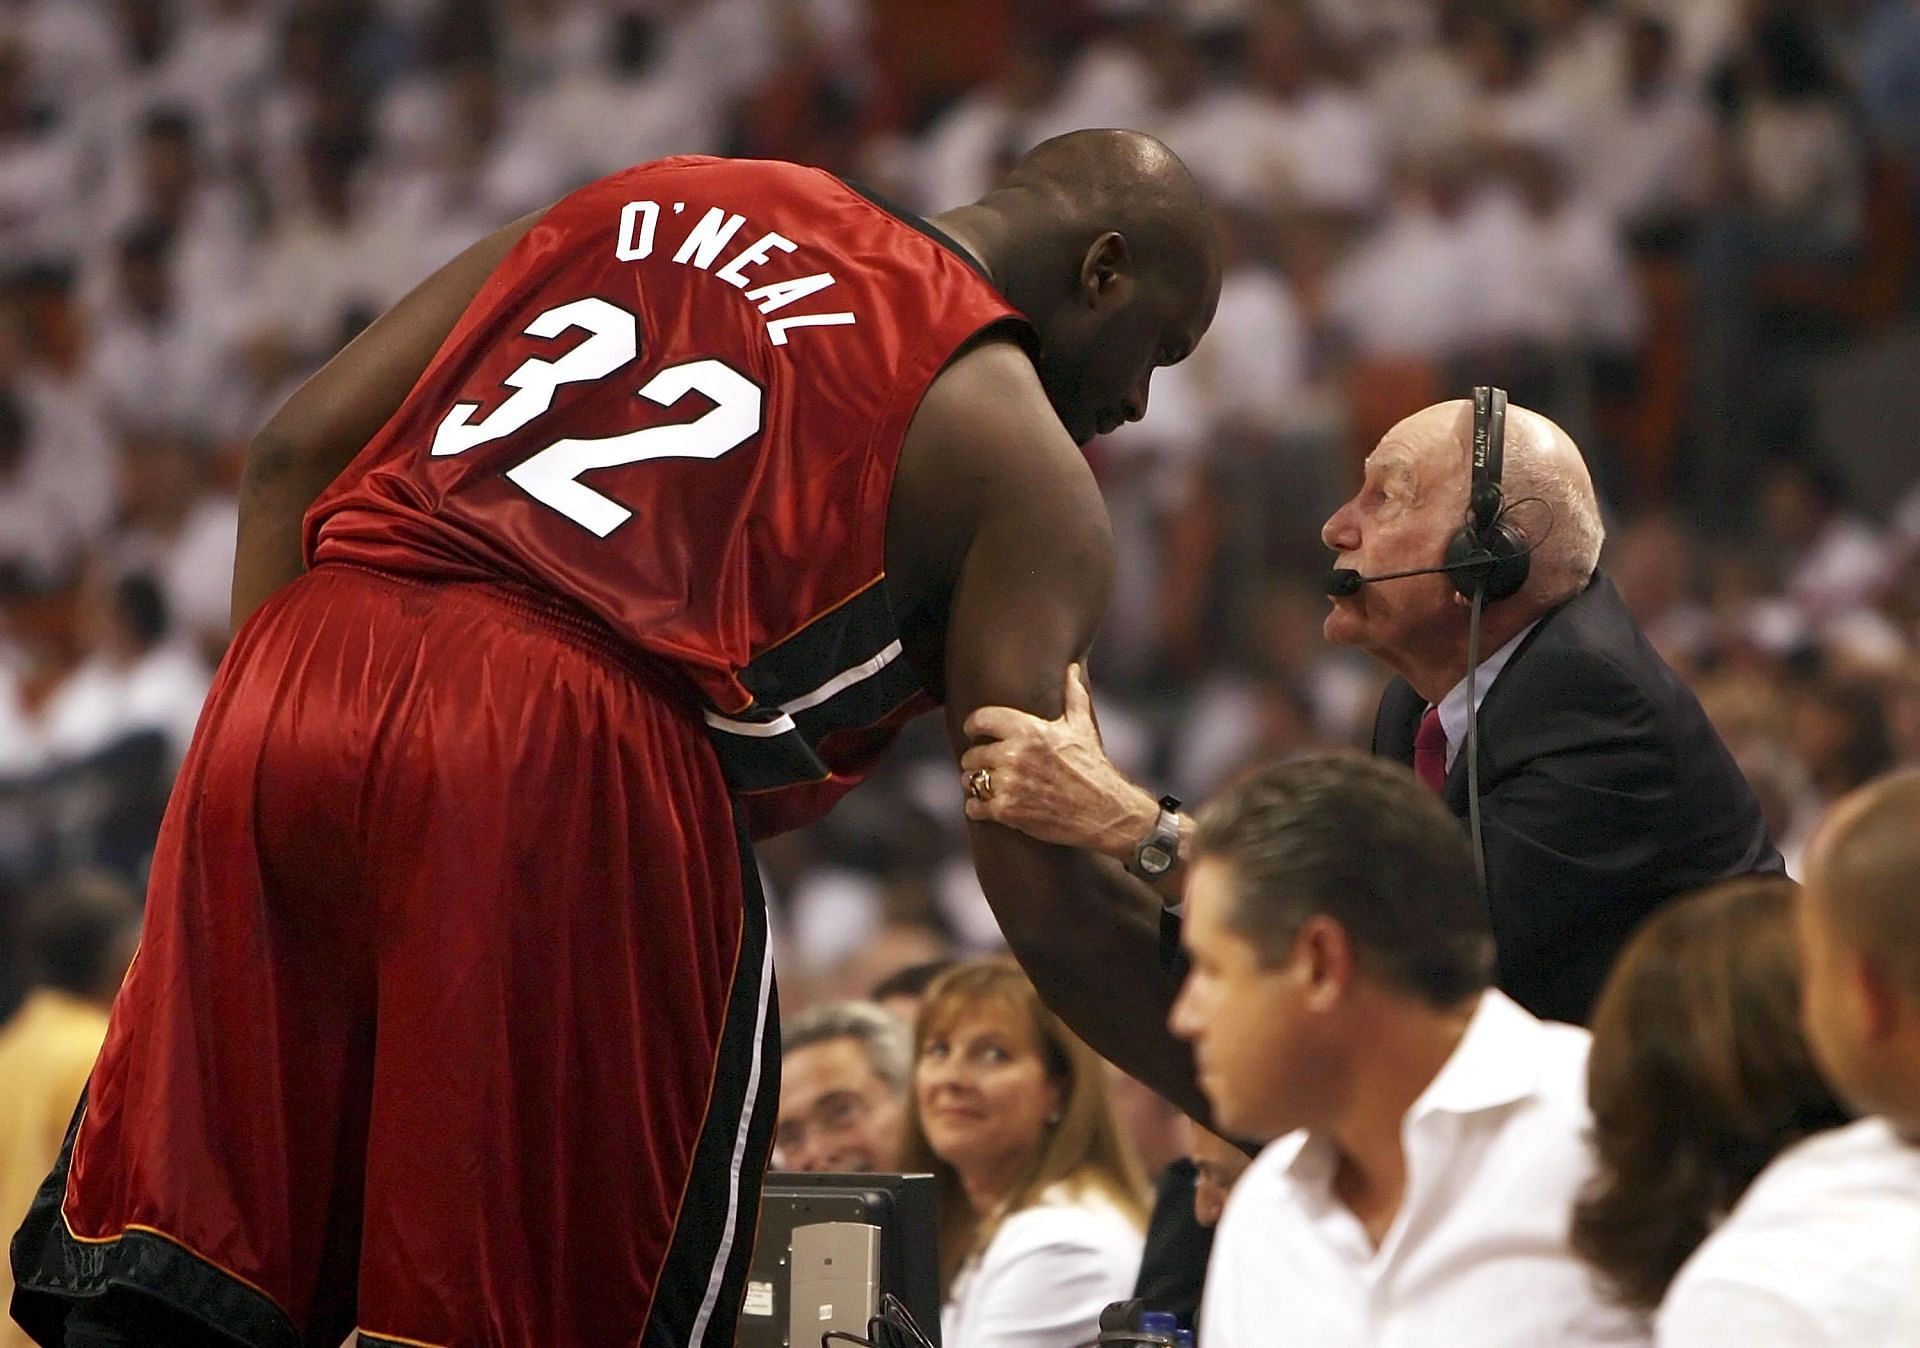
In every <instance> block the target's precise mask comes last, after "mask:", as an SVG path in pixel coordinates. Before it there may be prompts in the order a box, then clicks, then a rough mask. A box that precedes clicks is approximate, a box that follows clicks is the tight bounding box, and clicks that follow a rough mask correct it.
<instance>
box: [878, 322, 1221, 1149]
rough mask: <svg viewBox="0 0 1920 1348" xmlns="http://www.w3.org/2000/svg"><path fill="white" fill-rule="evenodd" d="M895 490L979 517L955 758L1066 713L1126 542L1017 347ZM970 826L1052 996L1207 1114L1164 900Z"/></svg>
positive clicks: (926, 432)
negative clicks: (1178, 1003) (987, 723)
mask: <svg viewBox="0 0 1920 1348" xmlns="http://www.w3.org/2000/svg"><path fill="white" fill-rule="evenodd" d="M895 493H896V500H895V507H894V510H893V525H894V526H895V527H896V528H911V527H912V526H913V524H914V522H915V521H916V520H920V519H925V520H928V521H932V520H935V519H938V518H940V517H941V516H940V514H938V513H936V512H944V513H945V518H946V519H947V520H949V521H952V520H955V519H958V520H960V521H962V522H963V523H962V525H961V526H960V528H959V530H958V533H959V535H960V542H959V544H958V547H959V557H958V561H957V574H958V580H957V583H956V584H955V585H954V593H953V604H952V609H951V615H952V616H951V619H950V622H949V624H948V629H947V641H946V686H947V726H948V732H949V735H950V737H951V739H952V742H953V746H954V751H955V753H956V754H960V753H963V752H964V751H965V750H966V749H967V747H968V745H969V743H970V738H969V736H968V735H967V733H966V730H965V725H966V721H967V718H968V716H969V715H971V714H972V712H973V711H974V710H975V709H976V708H979V707H982V706H989V705H1003V706H1009V707H1015V708H1019V709H1020V710H1023V711H1028V712H1032V713H1033V714H1035V715H1038V716H1046V717H1054V716H1058V715H1059V714H1060V712H1061V688H1062V680H1063V677H1064V675H1065V672H1066V668H1067V666H1068V665H1069V664H1070V663H1072V662H1073V661H1074V660H1076V659H1079V658H1080V657H1081V656H1082V655H1083V653H1084V652H1085V650H1086V647H1087V645H1088V643H1089V642H1090V641H1091V640H1092V638H1093V634H1094V630H1095V628H1096V627H1097V626H1098V624H1099V621H1100V618H1101V617H1102V616H1103V614H1104V612H1105V609H1106V605H1107V599H1108V595H1109V591H1110V588H1111V584H1112V574H1113V540H1112V533H1111V529H1110V526H1109V524H1108V522H1107V516H1106V509H1105V506H1104V505H1103V503H1102V502H1101V500H1100V495H1099V492H1098V489H1097V488H1096V487H1095V485H1094V482H1093V475H1092V473H1091V472H1090V471H1089V470H1088V468H1087V465H1086V461H1085V460H1084V459H1082V458H1081V457H1080V454H1079V452H1078V451H1077V450H1076V449H1075V448H1074V446H1073V444H1072V442H1071V440H1069V439H1068V438H1067V435H1066V433H1065V431H1064V430H1062V429H1061V427H1060V425H1059V422H1058V421H1057V420H1056V419H1055V417H1054V416H1053V414H1052V411H1051V409H1050V408H1049V407H1048V405H1047V403H1046V399H1045V396H1044V394H1043V393H1042V392H1041V390H1040V386H1039V381H1038V380H1037V378H1035V377H1034V375H1033V371H1032V367H1031V366H1030V365H1027V364H1026V362H1025V357H1024V356H1022V355H1021V354H1020V353H1019V352H1018V351H1017V350H1016V349H1015V348H1013V347H1011V346H1007V345H1004V344H998V343H995V344H990V345H988V346H986V347H982V348H980V349H978V350H976V351H975V352H972V353H969V354H968V355H966V356H963V357H961V358H960V359H959V360H958V361H956V362H955V363H954V365H953V366H952V367H950V368H949V369H948V371H947V372H946V373H945V374H943V375H942V376H941V378H940V379H939V380H938V381H936V383H935V385H934V388H933V389H932V390H931V391H930V392H929V393H928V396H927V399H926V401H925V402H924V403H923V404H922V407H921V410H920V413H919V414H918V415H917V416H916V418H915V421H914V426H913V429H912V431H911V432H910V433H909V436H908V448H907V453H906V455H905V456H904V457H903V460H902V465H901V473H900V475H899V477H898V479H897V480H896V486H895ZM930 527H931V526H930ZM970 833H971V840H972V844H973V856H974V865H975V868H976V869H977V871H978V872H979V876H980V885H981V888H982V889H983V890H984V891H985V892H986V895H987V900H988V902H989V903H990V904H991V905H992V906H993V911H994V916H995V917H996V918H997V919H998V920H999V923H1000V928H1001V930H1002V932H1004V933H1005V935H1006V938H1007V943H1008V945H1009V946H1011V947H1012V949H1013V952H1014V954H1015V955H1016V956H1017V957H1018V958H1019V960H1020V963H1021V965H1022V966H1023V967H1024V968H1025V969H1026V971H1027V973H1028V975H1029V976H1030V977H1031V978H1032V979H1033V981H1034V985H1035V986H1036V987H1037V988H1038V989H1039V991H1040V995H1041V997H1042V998H1043V999H1044V1000H1045V1001H1046V1003H1047V1004H1048V1005H1049V1006H1050V1007H1052V1008H1053V1010H1054V1011H1055V1012H1056V1013H1057V1014H1059V1016H1060V1017H1061V1019H1063V1020H1065V1021H1066V1022H1067V1023H1068V1024H1069V1025H1070V1026H1072V1027H1073V1029H1074V1030H1075V1032H1076V1033H1078V1034H1079V1035H1080V1036H1081V1037H1082V1038H1084V1039H1085V1040H1086V1041H1087V1042H1088V1043H1089V1044H1091V1045H1092V1046H1093V1047H1094V1049H1096V1050H1097V1051H1098V1052H1099V1053H1100V1054H1101V1055H1102V1056H1104V1057H1106V1058H1108V1059H1110V1060H1111V1061H1113V1062H1114V1063H1116V1064H1117V1065H1118V1066H1120V1067H1121V1068H1123V1069H1124V1070H1125V1071H1127V1072H1129V1073H1130V1074H1132V1075H1133V1076H1135V1077H1137V1078H1139V1079H1140V1080H1141V1081H1143V1082H1145V1083H1146V1084H1147V1085H1149V1086H1151V1087H1152V1088H1153V1089H1155V1090H1157V1091H1159V1092H1160V1093H1161V1094H1162V1095H1165V1096H1166V1097H1167V1098H1168V1099H1170V1100H1172V1101H1173V1102H1174V1103H1175V1104H1177V1105H1179V1106H1180V1107H1181V1108H1182V1109H1184V1110H1186V1111H1187V1112H1188V1113H1190V1114H1192V1115H1193V1116H1194V1117H1195V1118H1198V1119H1200V1120H1202V1121H1204V1120H1206V1119H1207V1118H1208V1117H1209V1115H1208V1112H1207V1107H1206V1101H1205V1099H1204V1097H1203V1096H1202V1095H1201V1094H1200V1091H1199V1088H1198V1086H1197V1084H1196V1082H1195V1078H1194V1071H1193V1062H1192V1056H1191V1054H1190V1053H1189V1051H1188V1049H1187V1046H1186V1045H1185V1044H1183V1043H1181V1042H1180V1041H1179V1040H1177V1039H1175V1038H1174V1037H1173V1035H1172V1034H1171V1032H1170V1031H1169V1030H1168V1029H1167V1013H1168V1010H1169V1008H1170V1007H1171V1006H1172V1002H1173V998H1174V995H1175V994H1176V993H1177V992H1178V990H1179V986H1178V981H1177V980H1176V979H1175V978H1174V977H1173V976H1172V975H1171V974H1169V973H1168V972H1166V971H1165V970H1164V969H1163V968H1162V965H1161V961H1160V944H1159V914H1160V905H1159V902H1158V900H1157V899H1155V897H1154V896H1153V894H1152V893H1151V892H1150V891H1149V890H1147V889H1146V888H1145V887H1144V886H1142V885H1140V884H1138V883H1136V882H1135V881H1134V880H1132V879H1131V878H1130V877H1128V876H1127V875H1126V874H1125V873H1124V872H1123V871H1122V870H1120V868H1119V867H1117V866H1114V865H1113V864H1112V863H1111V862H1107V861H1104V860H1102V859H1100V858H1098V857H1094V856H1090V855H1087V854H1085V853H1081V852H1076V851H1073V850H1071V849H1069V848H1065V847H1060V846H1055V845H1052V844H1048V843H1043V842H1039V841H1036V840H1035V839H1033V838H1029V837H1027V836H1025V835H1024V834H1021V833H1018V832H1016V831H1014V830H1012V829H1010V828H1007V827H1005V826H1003V825H1000V824H996V823H992V822H986V821H975V822H973V823H972V824H971V825H970Z"/></svg>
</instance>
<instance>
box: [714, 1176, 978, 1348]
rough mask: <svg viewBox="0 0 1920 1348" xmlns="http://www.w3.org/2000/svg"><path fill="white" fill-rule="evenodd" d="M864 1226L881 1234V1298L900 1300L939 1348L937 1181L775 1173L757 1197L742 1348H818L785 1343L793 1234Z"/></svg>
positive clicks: (744, 1309) (926, 1178)
mask: <svg viewBox="0 0 1920 1348" xmlns="http://www.w3.org/2000/svg"><path fill="white" fill-rule="evenodd" d="M815 1222H865V1223H867V1224H868V1225H870V1226H877V1227H879V1228H880V1291H881V1292H882V1293H887V1292H891V1293H892V1294H893V1295H894V1296H896V1297H898V1298H899V1299H900V1301H901V1304H903V1305H904V1306H905V1307H906V1308H907V1311H908V1313H909V1314H911V1315H912V1316H913V1318H914V1319H915V1320H916V1321H918V1322H919V1325H920V1329H921V1332H922V1333H924V1334H925V1335H926V1337H927V1340H928V1342H930V1343H933V1344H936V1345H937V1344H938V1343H939V1342H940V1268H939V1262H938V1258H937V1255H936V1251H935V1228H934V1220H933V1176H931V1175H838V1174H827V1175H803V1174H799V1173H796V1172H791V1171H784V1170H776V1171H771V1172H769V1173H768V1175H767V1178H766V1183H765V1184H764V1185H763V1186H762V1188H761V1190H760V1232H759V1235H758V1236H756V1237H755V1239H754V1243H753V1263H752V1265H751V1266H750V1268H749V1270H748V1273H747V1299H746V1304H745V1306H744V1307H743V1308H742V1313H741V1316H740V1332H739V1336H738V1338H737V1339H736V1340H735V1343H736V1344H737V1345H738V1348H815V1345H814V1344H811V1343H808V1344H789V1343H788V1342H787V1282H788V1274H789V1271H790V1270H789V1265H788V1261H787V1248H788V1246H789V1245H790V1244H791V1243H792V1240H793V1232H794V1228H795V1227H800V1226H812V1225H813V1224H814V1223H815Z"/></svg>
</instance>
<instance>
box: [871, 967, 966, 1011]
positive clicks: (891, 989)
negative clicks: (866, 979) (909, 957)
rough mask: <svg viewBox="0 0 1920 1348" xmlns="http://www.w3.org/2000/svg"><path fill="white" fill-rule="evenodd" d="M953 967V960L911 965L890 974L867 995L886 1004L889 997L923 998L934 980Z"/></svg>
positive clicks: (872, 999)
mask: <svg viewBox="0 0 1920 1348" xmlns="http://www.w3.org/2000/svg"><path fill="white" fill-rule="evenodd" d="M952 967H953V961H952V960H928V961H926V963H924V964H909V965H908V966H907V967H906V968H904V969H899V970H896V971H894V972H893V973H890V974H888V975H887V976H886V977H885V978H883V979H881V980H880V981H879V982H878V983H875V984H874V985H873V990H872V991H871V992H869V993H867V997H868V999H869V1000H871V1001H876V1002H884V1001H886V1000H887V998H889V997H923V996H925V995H926V991H927V989H928V988H930V987H932V986H933V980H934V979H936V978H938V977H940V975H941V974H943V973H945V972H946V971H947V970H949V969H951V968H952Z"/></svg>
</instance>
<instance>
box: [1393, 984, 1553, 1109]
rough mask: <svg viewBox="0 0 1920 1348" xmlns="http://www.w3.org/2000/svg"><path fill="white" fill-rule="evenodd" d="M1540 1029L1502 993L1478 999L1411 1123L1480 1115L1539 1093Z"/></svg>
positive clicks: (1488, 993)
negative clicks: (1434, 1116) (1430, 1118)
mask: <svg viewBox="0 0 1920 1348" xmlns="http://www.w3.org/2000/svg"><path fill="white" fill-rule="evenodd" d="M1542 1033H1543V1030H1542V1027H1541V1024H1540V1022H1539V1021H1538V1020H1535V1019H1534V1018H1533V1016H1532V1015H1531V1014H1529V1013H1528V1012H1527V1011H1526V1010H1525V1009H1524V1008H1523V1007H1521V1006H1520V1005H1519V1004H1518V1003H1517V1002H1515V1001H1513V1000H1512V999H1511V998H1510V997H1508V996H1507V995H1506V994H1505V993H1503V992H1501V991H1500V990H1499V989H1498V988H1488V989H1487V990H1486V991H1485V992H1483V993H1481V994H1480V1004H1479V1005H1478V1006H1476V1007H1475V1008H1474V1011H1473V1019H1471V1020H1470V1021H1468V1022H1467V1032H1466V1034H1464V1035H1463V1036H1461V1039H1460V1042H1459V1044H1458V1045H1456V1046H1455V1048H1454V1050H1453V1052H1452V1054H1450V1055H1449V1056H1448V1058H1447V1061H1446V1062H1445V1063H1444V1064H1443V1065H1442V1066H1441V1068H1440V1071H1439V1074H1438V1075H1436V1076H1435V1077H1434V1079H1433V1080H1432V1081H1431V1082H1430V1083H1428V1085H1427V1088H1426V1090H1424V1091H1422V1092H1421V1093H1420V1098H1419V1099H1418V1100H1415V1101H1414V1102H1413V1108H1412V1109H1410V1110H1408V1111H1407V1118H1408V1120H1409V1121H1410V1122H1411V1121H1414V1120H1418V1119H1421V1118H1425V1117H1426V1116H1427V1115H1429V1114H1478V1113H1481V1112H1482V1111H1485V1110H1490V1109H1499V1108H1501V1107H1503V1106H1505V1105H1510V1104H1513V1103H1515V1102H1516V1101H1519V1100H1524V1099H1526V1098H1527V1097H1528V1096H1531V1095H1533V1094H1535V1093H1536V1092H1538V1091H1539V1089H1540V1071H1539V1058H1540V1054H1539V1049H1538V1045H1539V1040H1540V1036H1541V1034H1542Z"/></svg>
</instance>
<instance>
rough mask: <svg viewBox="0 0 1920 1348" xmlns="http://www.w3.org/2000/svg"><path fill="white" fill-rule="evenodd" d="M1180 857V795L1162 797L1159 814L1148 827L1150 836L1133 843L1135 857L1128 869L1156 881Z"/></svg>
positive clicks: (1148, 879)
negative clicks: (1150, 826)
mask: <svg viewBox="0 0 1920 1348" xmlns="http://www.w3.org/2000/svg"><path fill="white" fill-rule="evenodd" d="M1178 860H1180V798H1179V797H1178V796H1162V797H1160V814H1159V817H1158V818H1156V819H1155V820H1154V821H1153V827H1152V828H1150V829H1148V830H1147V836H1146V837H1144V838H1142V839H1141V840H1140V841H1139V842H1137V843H1135V844H1134V847H1133V859H1132V860H1131V861H1129V862H1128V863H1127V870H1128V871H1129V872H1130V873H1131V874H1133V875H1135V876H1138V877H1139V878H1140V879H1142V880H1146V881H1149V882H1151V881H1154V880H1158V879H1159V878H1160V877H1161V876H1163V875H1165V874H1166V873H1167V872H1168V871H1170V870H1172V869H1173V864H1174V863H1175V862H1176V861H1178Z"/></svg>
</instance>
